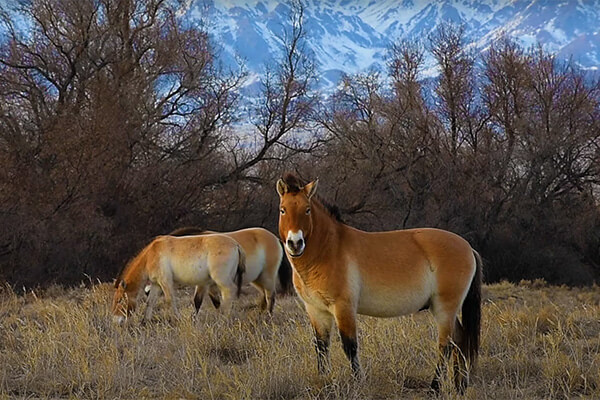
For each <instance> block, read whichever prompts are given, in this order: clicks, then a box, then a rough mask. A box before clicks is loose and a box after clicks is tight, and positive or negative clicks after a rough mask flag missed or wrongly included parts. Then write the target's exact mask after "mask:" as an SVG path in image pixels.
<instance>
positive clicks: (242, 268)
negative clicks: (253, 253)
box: [235, 244, 246, 297]
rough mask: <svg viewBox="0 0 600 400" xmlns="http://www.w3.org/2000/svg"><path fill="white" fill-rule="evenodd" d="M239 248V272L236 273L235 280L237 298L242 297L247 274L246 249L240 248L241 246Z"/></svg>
mask: <svg viewBox="0 0 600 400" xmlns="http://www.w3.org/2000/svg"><path fill="white" fill-rule="evenodd" d="M237 248H238V257H239V261H238V267H237V271H236V272H235V280H236V284H237V297H240V295H241V294H242V284H243V278H244V273H245V272H246V253H245V252H244V249H242V246H240V245H239V244H238V246H237Z"/></svg>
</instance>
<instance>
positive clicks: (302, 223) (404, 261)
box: [277, 174, 482, 391]
mask: <svg viewBox="0 0 600 400" xmlns="http://www.w3.org/2000/svg"><path fill="white" fill-rule="evenodd" d="M317 183H318V181H314V182H310V183H308V184H306V185H304V184H303V183H302V182H301V181H300V179H299V178H297V177H296V176H294V175H292V174H287V175H286V176H285V177H284V179H280V180H279V181H278V182H277V192H278V193H279V196H280V215H279V235H280V237H281V240H282V241H283V242H284V244H285V246H284V247H285V249H286V253H287V256H288V258H289V260H290V263H291V264H292V267H293V282H294V286H295V288H296V291H297V292H298V294H299V295H300V297H301V298H302V300H303V302H304V305H305V308H306V311H307V313H308V317H309V319H310V323H311V325H312V327H313V328H314V332H315V339H316V340H315V344H316V350H317V361H318V369H319V372H320V373H324V372H325V371H327V370H328V369H329V356H328V347H329V339H330V333H331V328H332V325H333V321H335V322H336V324H337V327H338V329H339V333H340V337H341V339H342V344H343V348H344V352H345V353H346V356H347V357H348V358H349V360H350V362H351V365H352V370H353V372H354V374H355V376H358V375H360V364H359V359H358V343H357V328H356V315H357V314H364V315H371V316H374V317H395V316H399V315H405V314H410V313H415V312H418V311H420V310H423V309H427V308H428V309H429V310H431V312H432V314H433V317H434V319H435V321H436V323H437V328H438V344H439V349H440V356H439V361H438V366H437V368H436V374H435V377H434V379H433V381H432V387H433V388H434V389H436V390H439V385H440V378H441V374H442V372H443V371H444V370H445V366H446V361H447V359H449V358H450V356H451V355H452V354H454V364H455V384H456V386H457V389H458V390H460V391H464V389H465V388H466V386H467V384H468V372H469V369H470V366H472V365H473V364H474V363H475V361H476V358H477V353H478V349H479V331H480V320H481V281H482V271H481V269H482V263H481V258H480V256H479V254H478V253H477V252H476V251H475V250H473V249H472V248H471V246H470V245H469V243H468V242H467V241H466V240H464V239H463V238H461V237H460V236H458V235H455V234H454V233H451V232H447V231H443V230H439V229H427V228H423V229H407V230H399V231H391V232H364V231H361V230H358V229H355V228H352V227H351V226H348V225H345V224H344V223H342V222H341V220H340V219H339V217H336V215H338V214H336V213H335V212H334V211H335V210H334V209H333V208H331V207H329V206H326V205H324V203H323V202H322V201H320V200H319V199H318V198H317V197H316V196H315V192H316V190H317ZM461 310H462V323H461V321H459V320H458V313H459V312H460V311H461ZM454 345H456V346H457V347H458V350H460V351H459V352H456V346H454ZM456 369H458V371H456Z"/></svg>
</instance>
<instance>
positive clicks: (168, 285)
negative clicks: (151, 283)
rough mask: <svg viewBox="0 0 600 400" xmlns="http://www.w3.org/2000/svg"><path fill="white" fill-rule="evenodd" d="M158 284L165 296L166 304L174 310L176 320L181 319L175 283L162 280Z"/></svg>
mask: <svg viewBox="0 0 600 400" xmlns="http://www.w3.org/2000/svg"><path fill="white" fill-rule="evenodd" d="M158 284H159V285H160V287H161V289H162V291H163V293H164V295H165V303H167V305H170V306H171V309H172V310H173V314H174V315H175V318H177V319H179V318H180V314H179V310H178V309H177V304H176V301H175V289H174V287H173V281H172V280H169V279H163V280H160V281H159V282H158Z"/></svg>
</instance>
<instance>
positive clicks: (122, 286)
mask: <svg viewBox="0 0 600 400" xmlns="http://www.w3.org/2000/svg"><path fill="white" fill-rule="evenodd" d="M115 286H116V290H115V295H114V297H113V303H112V313H113V321H115V322H116V323H118V324H119V325H121V324H122V323H123V322H124V321H125V319H126V318H127V317H128V316H129V314H131V313H132V312H133V311H134V310H135V305H136V304H135V303H136V293H135V291H134V290H132V289H133V288H131V287H130V286H131V285H128V284H127V282H125V280H123V279H122V280H121V281H120V282H119V283H118V284H117V285H115Z"/></svg>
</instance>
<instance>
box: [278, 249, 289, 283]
mask: <svg viewBox="0 0 600 400" xmlns="http://www.w3.org/2000/svg"><path fill="white" fill-rule="evenodd" d="M277 276H278V277H279V285H280V286H281V293H283V294H291V293H292V287H293V285H292V266H291V265H290V262H289V261H288V259H287V256H286V255H285V250H283V257H282V258H281V264H279V270H278V271H277Z"/></svg>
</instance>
